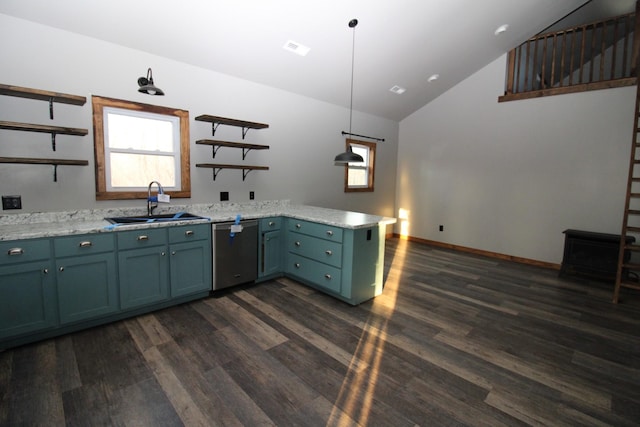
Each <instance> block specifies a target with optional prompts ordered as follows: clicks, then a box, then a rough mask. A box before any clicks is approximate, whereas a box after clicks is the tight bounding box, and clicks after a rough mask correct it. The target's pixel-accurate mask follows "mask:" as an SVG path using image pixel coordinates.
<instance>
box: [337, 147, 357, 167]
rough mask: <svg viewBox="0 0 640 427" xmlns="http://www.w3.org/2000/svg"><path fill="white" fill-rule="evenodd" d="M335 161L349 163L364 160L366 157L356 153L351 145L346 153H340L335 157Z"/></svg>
mask: <svg viewBox="0 0 640 427" xmlns="http://www.w3.org/2000/svg"><path fill="white" fill-rule="evenodd" d="M334 162H335V163H341V164H347V163H350V162H364V159H363V158H362V156H361V155H359V154H356V153H354V152H353V150H352V149H351V146H349V149H348V150H347V151H345V152H344V153H341V154H338V155H337V156H336V158H335V159H334Z"/></svg>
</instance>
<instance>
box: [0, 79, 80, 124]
mask: <svg viewBox="0 0 640 427" xmlns="http://www.w3.org/2000/svg"><path fill="white" fill-rule="evenodd" d="M0 95H7V96H16V97H19V98H28V99H37V100H40V101H49V117H50V118H51V119H53V103H54V102H57V103H59V104H71V105H84V104H85V103H86V102H87V98H86V97H84V96H78V95H69V94H66V93H60V92H51V91H48V90H40V89H31V88H28V87H20V86H10V85H5V84H0Z"/></svg>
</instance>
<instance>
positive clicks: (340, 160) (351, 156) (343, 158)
mask: <svg viewBox="0 0 640 427" xmlns="http://www.w3.org/2000/svg"><path fill="white" fill-rule="evenodd" d="M356 25H358V20H357V19H352V20H351V21H349V28H353V42H352V45H351V101H350V104H349V133H351V122H352V121H353V65H354V62H355V61H354V58H355V47H356ZM334 162H335V163H336V164H338V165H344V164H348V163H349V162H364V159H363V158H362V156H361V155H359V154H356V153H354V152H353V149H352V148H351V145H349V149H348V150H347V151H345V152H344V153H341V154H338V155H337V156H336V158H335V159H334Z"/></svg>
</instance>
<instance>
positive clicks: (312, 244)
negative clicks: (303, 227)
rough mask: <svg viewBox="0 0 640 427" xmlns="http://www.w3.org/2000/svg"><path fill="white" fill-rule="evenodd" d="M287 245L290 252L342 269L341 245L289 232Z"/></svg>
mask: <svg viewBox="0 0 640 427" xmlns="http://www.w3.org/2000/svg"><path fill="white" fill-rule="evenodd" d="M287 244H288V249H287V250H288V251H289V252H293V253H296V254H298V255H302V256H305V257H307V258H312V259H314V260H316V261H320V262H323V263H325V264H330V265H333V266H334V267H338V268H341V267H342V244H341V243H337V242H330V241H328V240H324V239H319V238H317V237H312V236H307V235H304V234H300V233H291V232H289V235H288V239H287Z"/></svg>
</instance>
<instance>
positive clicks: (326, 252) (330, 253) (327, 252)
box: [324, 249, 333, 256]
mask: <svg viewBox="0 0 640 427" xmlns="http://www.w3.org/2000/svg"><path fill="white" fill-rule="evenodd" d="M324 253H325V254H327V255H329V256H331V255H333V252H331V251H330V250H329V249H327V250H326V251H324Z"/></svg>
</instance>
